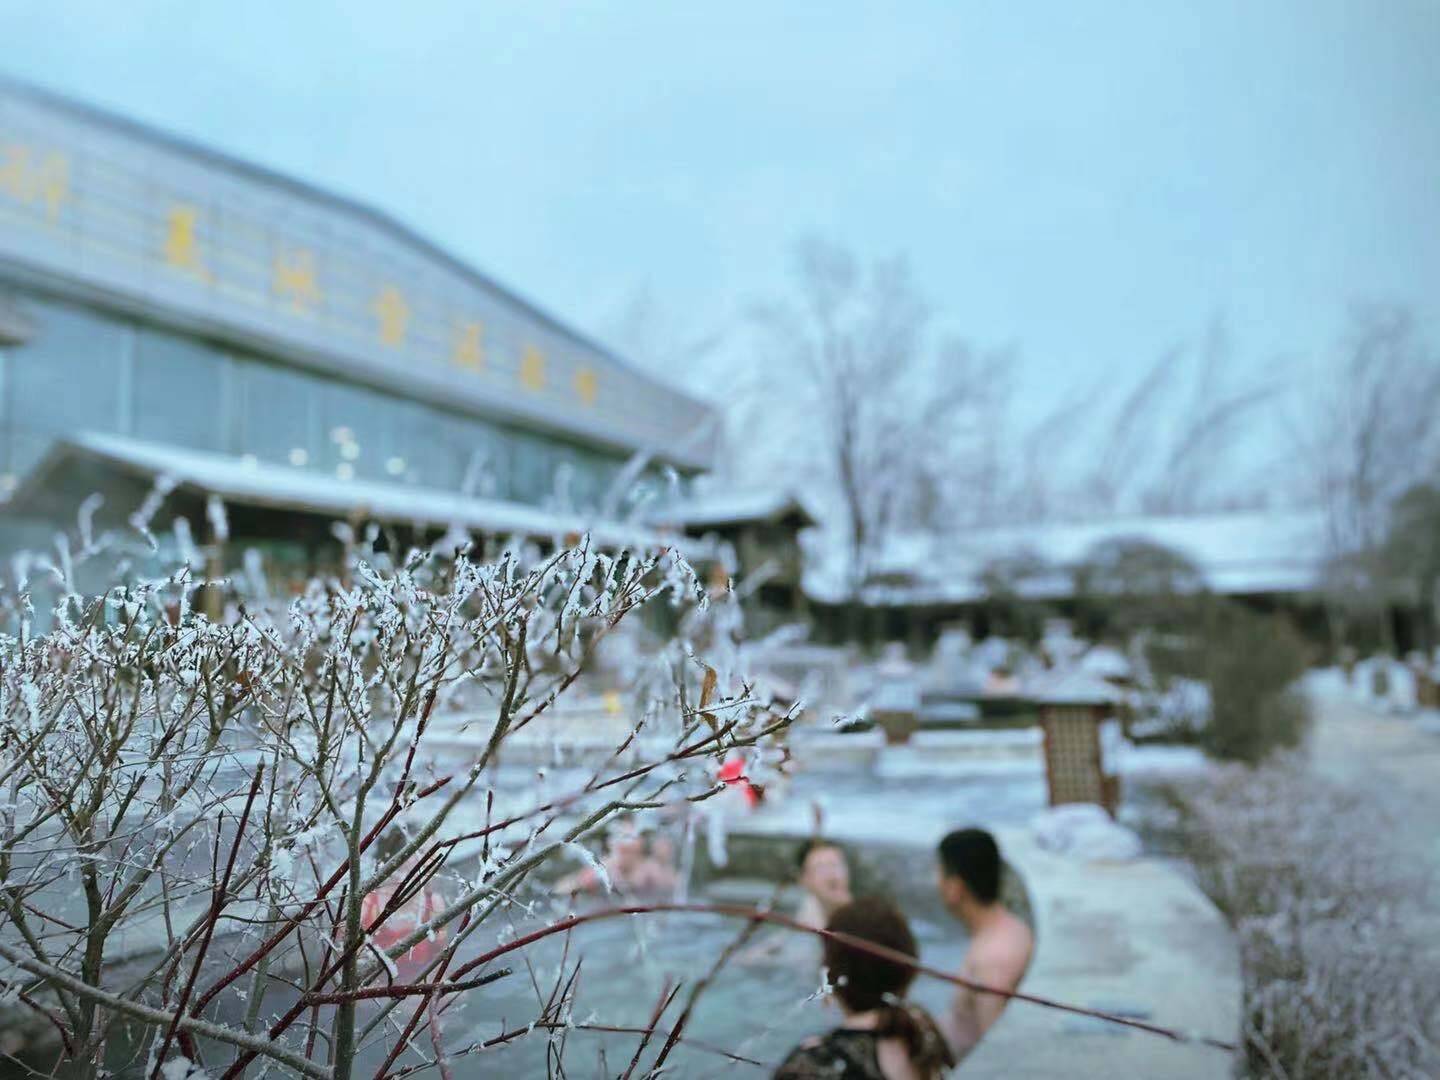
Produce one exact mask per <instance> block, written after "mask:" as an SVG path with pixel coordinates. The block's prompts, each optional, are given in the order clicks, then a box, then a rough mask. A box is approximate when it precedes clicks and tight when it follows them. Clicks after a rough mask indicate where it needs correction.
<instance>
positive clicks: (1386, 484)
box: [1297, 307, 1440, 555]
mask: <svg viewBox="0 0 1440 1080" xmlns="http://www.w3.org/2000/svg"><path fill="white" fill-rule="evenodd" d="M1317 384H1318V386H1319V392H1318V393H1316V394H1314V395H1312V396H1311V398H1310V399H1309V401H1308V402H1307V403H1306V404H1307V405H1308V408H1307V410H1306V414H1305V415H1304V417H1303V418H1302V422H1301V425H1300V430H1299V433H1298V435H1297V442H1298V444H1299V449H1300V452H1301V453H1302V454H1303V455H1304V458H1303V460H1305V461H1307V462H1308V463H1309V464H1310V470H1309V471H1310V477H1309V487H1310V489H1311V491H1312V492H1313V494H1314V496H1315V497H1317V498H1318V499H1319V500H1320V502H1321V505H1323V506H1324V507H1325V510H1326V516H1327V522H1328V527H1329V534H1330V535H1329V541H1330V546H1331V550H1332V552H1333V553H1335V554H1337V555H1342V554H1351V553H1355V552H1359V551H1365V550H1370V549H1373V548H1374V547H1375V546H1376V545H1377V544H1379V543H1380V542H1381V541H1382V539H1383V537H1384V532H1385V527H1386V523H1387V521H1388V517H1389V512H1390V507H1391V505H1392V504H1393V502H1394V500H1395V499H1396V498H1397V497H1398V496H1399V495H1400V494H1401V493H1402V492H1404V491H1406V490H1408V489H1410V488H1412V487H1414V486H1415V485H1416V484H1420V483H1424V482H1427V481H1431V480H1433V478H1434V475H1435V471H1436V468H1437V466H1440V430H1437V427H1436V425H1435V416H1436V414H1437V412H1440V356H1437V355H1436V354H1435V352H1434V351H1433V350H1432V349H1430V348H1429V347H1428V346H1427V345H1426V344H1425V343H1424V342H1422V341H1421V340H1420V337H1419V335H1418V333H1417V331H1416V328H1415V323H1414V320H1413V318H1412V317H1411V315H1410V313H1409V312H1407V311H1405V310H1403V309H1401V308H1395V307H1372V308H1363V309H1360V310H1358V311H1357V312H1356V313H1355V315H1354V317H1353V320H1352V324H1351V327H1350V330H1349V333H1348V334H1347V336H1346V340H1345V344H1344V348H1343V350H1342V352H1341V353H1340V355H1339V356H1338V357H1337V358H1336V360H1335V361H1334V363H1333V366H1332V368H1331V373H1330V376H1329V377H1327V378H1323V379H1320V380H1317Z"/></svg>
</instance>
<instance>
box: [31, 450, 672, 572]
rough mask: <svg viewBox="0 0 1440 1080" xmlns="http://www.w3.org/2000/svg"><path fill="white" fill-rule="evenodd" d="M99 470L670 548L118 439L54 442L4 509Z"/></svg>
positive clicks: (323, 505)
mask: <svg viewBox="0 0 1440 1080" xmlns="http://www.w3.org/2000/svg"><path fill="white" fill-rule="evenodd" d="M77 460H78V461H87V462H99V463H101V464H103V465H105V466H108V467H112V468H115V469H118V470H120V471H122V472H125V473H128V474H130V475H133V476H138V477H141V478H146V479H148V478H159V477H168V478H170V479H171V480H173V481H174V482H175V485H176V487H178V488H181V489H190V490H192V491H196V492H199V493H201V494H205V495H216V496H219V498H220V499H222V500H223V501H225V502H227V503H232V504H235V505H241V506H255V507H271V508H274V509H280V510H294V511H300V512H302V513H311V514H317V515H321V516H329V517H334V518H336V519H350V518H352V517H355V516H357V515H358V516H360V517H362V518H364V519H365V520H369V521H379V522H391V523H395V524H407V525H410V524H413V525H423V526H431V527H436V528H449V527H451V526H459V527H460V528H462V529H466V530H470V531H474V532H484V533H491V534H495V535H505V536H509V535H522V536H533V537H558V536H570V535H580V534H583V533H589V534H590V535H591V536H592V537H593V538H594V539H595V540H596V541H597V542H598V543H602V544H607V545H611V544H613V545H628V546H633V547H659V546H666V545H673V544H674V541H673V540H667V539H664V538H662V537H661V536H660V535H659V534H658V533H657V532H655V531H654V530H652V529H649V528H645V527H643V526H639V525H631V524H628V523H624V522H610V521H595V520H592V519H588V518H586V517H584V516H583V515H581V514H576V513H560V512H556V511H550V510H544V509H540V508H538V507H533V506H524V505H521V504H519V503H513V502H506V501H503V500H499V499H484V498H476V497H474V496H470V495H465V494H463V493H460V492H452V491H444V490H440V489H436V488H423V487H412V486H409V485H402V484H395V483H385V482H382V481H373V480H342V479H340V478H338V477H335V476H330V475H327V474H325V473H321V472H317V471H314V470H310V469H303V468H292V467H290V466H285V465H273V464H268V463H265V462H260V461H257V460H256V459H254V458H247V457H236V456H233V455H229V454H216V453H210V452H207V451H201V450H187V449H181V448H177V447H174V446H171V445H168V444H162V443H155V442H148V441H145V440H140V439H132V438H128V437H125V436H120V435H106V434H99V433H93V432H90V433H84V434H81V435H76V436H73V437H71V438H68V439H64V440H61V441H59V442H57V443H56V444H55V445H54V446H53V447H52V448H51V449H50V451H49V452H48V453H47V454H46V455H45V458H44V459H43V460H42V461H41V462H40V464H39V465H38V466H37V467H36V468H35V469H34V470H32V471H31V473H30V474H29V476H28V477H27V478H26V480H25V482H24V483H23V484H22V485H21V487H20V489H19V490H18V491H16V493H15V495H14V497H13V498H12V499H11V500H10V502H9V503H7V504H6V505H7V506H8V507H9V508H12V509H23V508H24V507H25V506H26V504H27V503H29V502H30V501H32V500H33V499H35V498H36V497H38V496H39V495H40V493H41V491H42V490H43V488H44V487H45V486H46V485H48V484H50V483H52V482H53V480H54V479H55V478H56V477H57V476H58V475H60V473H61V472H62V471H63V470H64V469H65V468H66V467H67V465H68V464H69V463H71V462H74V461H77Z"/></svg>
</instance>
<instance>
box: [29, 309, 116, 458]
mask: <svg viewBox="0 0 1440 1080" xmlns="http://www.w3.org/2000/svg"><path fill="white" fill-rule="evenodd" d="M26 308H27V310H28V311H31V312H33V314H34V316H35V326H36V332H35V336H34V337H32V338H31V339H30V340H29V341H28V342H26V343H25V344H24V345H18V346H14V347H12V348H9V349H7V350H6V363H5V376H6V381H7V383H8V385H7V387H6V394H7V398H8V401H7V402H6V405H7V409H8V411H9V416H10V420H11V422H12V423H14V424H15V425H16V426H17V427H21V428H26V429H28V430H30V431H34V432H44V433H46V434H48V435H74V434H78V433H79V432H82V431H110V432H113V431H115V430H117V428H119V427H120V426H121V423H120V419H121V418H120V402H121V393H120V385H121V372H122V370H123V366H124V356H125V349H126V347H127V337H128V335H129V332H130V331H129V327H127V326H126V325H124V324H123V323H120V322H118V321H115V320H112V319H107V318H105V317H104V316H101V315H98V314H93V313H91V312H87V311H84V310H82V309H80V308H73V307H68V306H64V305H60V304H47V303H38V302H36V303H27V304H26Z"/></svg>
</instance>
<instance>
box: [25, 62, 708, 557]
mask: <svg viewBox="0 0 1440 1080" xmlns="http://www.w3.org/2000/svg"><path fill="white" fill-rule="evenodd" d="M713 419H714V418H713V415H712V410H711V409H710V407H708V406H707V405H705V404H703V403H701V402H699V401H696V400H694V399H692V398H690V397H688V396H686V395H685V394H682V393H680V392H679V391H678V390H676V389H674V388H673V387H671V386H668V385H666V384H664V383H662V382H660V381H658V380H656V379H654V378H651V377H649V376H647V375H645V374H643V373H641V372H640V371H638V370H636V369H635V368H634V367H632V366H630V365H629V364H627V363H626V362H625V361H624V360H623V359H622V358H620V357H618V356H616V355H615V354H614V353H613V352H611V351H609V350H607V349H606V348H604V347H603V346H601V345H599V344H597V343H596V342H594V341H593V340H591V339H589V338H587V337H586V336H585V335H583V334H581V333H579V332H577V331H576V330H574V329H573V328H571V327H569V326H568V325H566V324H565V323H564V322H562V321H561V320H559V319H557V318H556V317H554V316H552V315H550V314H548V313H547V312H545V311H543V310H541V309H539V308H538V307H536V306H535V305H534V304H531V303H529V302H528V301H526V300H524V299H522V298H521V297H519V296H517V295H515V294H514V293H513V292H511V291H509V290H508V289H506V288H505V287H503V286H502V285H500V284H498V283H497V282H495V281H494V280H492V279H490V278H488V277H486V276H485V275H483V274H481V273H480V272H478V271H476V270H475V269H473V268H471V267H470V266H468V265H466V264H465V263H463V262H461V261H460V260H458V259H456V258H454V257H453V256H451V255H449V254H447V253H446V252H445V251H444V250H442V249H441V248H439V247H437V246H435V245H434V244H432V243H431V242H429V241H428V240H426V239H424V238H422V237H420V236H418V235H416V234H415V233H414V232H412V231H410V230H409V229H407V228H406V227H404V226H403V225H401V224H399V223H397V222H396V221H394V220H393V219H391V218H389V217H387V216H386V215H384V214H383V213H380V212H378V211H376V210H373V209H371V208H369V207H366V206H363V205H359V204H357V203H355V202H352V201H350V200H348V199H344V198H340V197H337V196H335V195H333V194H330V193H328V192H325V191H321V190H319V189H317V188H314V187H311V186H309V185H307V184H305V183H302V182H299V181H296V180H294V179H291V178H289V177H285V176H280V175H277V174H275V173H272V172H270V171H268V170H265V169H262V168H258V167H256V166H254V165H251V164H248V163H246V162H243V161H238V160H235V159H233V158H231V157H228V156H226V155H224V154H221V153H217V152H215V151H213V150H211V149H208V148H206V147H202V146H197V145H195V144H193V143H190V142H188V141H185V140H182V139H177V138H175V137H173V136H171V135H168V134H165V133H163V132H159V131H155V130H153V129H151V128H148V127H145V126H142V125H139V124H136V123H133V122H131V121H129V120H126V119H124V118H121V117H117V116H113V115H110V114H108V113H105V112H102V111H100V110H97V109H93V108H90V107H88V106H85V105H81V104H77V103H75V102H72V101H69V100H65V99H63V98H60V97H57V96H55V95H52V94H49V93H46V92H41V91H38V90H35V89H32V88H29V87H25V86H20V85H16V84H13V83H8V82H4V83H0V548H3V547H11V548H13V547H15V546H18V545H19V544H21V543H25V544H31V543H34V542H35V540H36V539H37V538H39V537H47V538H48V534H49V533H50V532H51V531H53V529H54V527H55V525H56V524H57V523H59V522H64V521H71V520H73V519H74V515H75V507H76V505H78V503H79V502H80V501H81V500H83V499H84V498H85V497H86V495H88V494H89V493H90V492H91V491H99V492H101V493H102V494H103V495H104V496H105V497H106V499H107V504H108V505H107V508H106V509H105V510H104V511H102V517H103V515H104V514H109V515H111V516H112V517H113V518H114V519H115V520H118V521H123V520H124V516H123V515H124V514H126V513H128V511H129V509H132V508H133V506H134V504H135V503H136V502H137V500H138V499H140V498H142V497H143V494H144V492H146V491H147V490H149V488H150V487H151V486H152V485H153V483H154V481H155V480H156V478H157V477H161V476H166V477H167V482H168V483H171V484H173V496H172V498H171V503H172V504H173V506H174V507H175V508H176V510H177V512H182V513H185V512H190V511H193V510H194V508H195V507H196V506H200V505H203V503H202V502H201V501H200V500H203V499H206V498H208V497H210V496H212V495H213V496H218V497H220V498H221V499H223V501H224V502H225V504H226V506H227V509H228V511H229V513H230V516H231V519H232V521H233V522H235V523H236V526H237V528H238V529H240V530H242V531H243V532H244V533H245V534H246V538H247V539H249V540H256V541H264V542H270V543H271V544H272V546H273V548H274V550H275V551H277V552H278V551H280V550H281V549H282V548H285V547H286V546H287V545H288V546H289V548H290V549H296V550H299V551H300V553H301V555H303V554H304V551H306V550H308V551H310V554H311V555H312V556H313V549H314V548H315V547H316V546H317V545H323V544H324V543H325V542H326V539H327V538H328V536H329V528H330V523H331V522H332V521H333V520H334V518H336V517H363V518H366V519H368V520H373V521H378V522H381V523H383V524H387V525H391V526H401V525H404V526H413V527H414V528H416V529H418V530H420V531H422V532H423V531H425V530H432V529H433V530H437V531H438V530H444V529H447V528H449V527H450V526H452V525H456V524H459V525H462V526H463V527H465V528H466V529H468V530H471V531H474V532H481V533H484V532H490V533H495V534H502V533H505V534H508V533H513V532H521V533H531V534H546V535H554V534H557V533H568V532H579V531H581V530H583V529H596V528H598V529H599V531H600V532H605V533H607V534H608V535H611V536H614V537H619V536H621V535H633V534H634V533H635V532H637V531H640V530H642V527H641V526H638V525H636V526H630V527H622V526H621V525H620V524H619V522H620V521H621V519H622V518H624V517H625V516H626V513H625V507H624V505H623V504H622V499H621V492H620V491H618V490H617V488H621V487H623V488H625V489H627V490H628V489H629V488H630V486H631V484H630V481H631V480H632V479H633V477H634V476H635V475H637V474H642V476H643V474H644V473H645V472H646V471H647V470H645V469H637V468H635V467H634V463H635V462H636V460H637V456H639V457H643V458H644V459H645V460H647V461H648V462H650V466H649V468H648V472H649V473H650V474H653V475H654V476H655V484H656V486H659V487H666V488H671V489H673V488H674V487H676V486H678V488H679V489H680V493H681V495H682V496H683V495H684V494H685V493H686V491H687V490H688V485H689V482H690V480H691V479H693V478H694V477H695V476H696V475H697V474H699V473H701V472H703V471H704V470H705V469H706V468H707V467H708V466H709V465H710V462H711V455H712V453H713V439H714V436H715V431H716V425H715V424H714V422H713ZM627 465H628V467H627ZM661 470H664V471H666V472H673V477H672V478H670V479H667V480H666V481H665V482H664V483H663V484H662V483H661V482H660V481H659V478H658V474H659V472H660V471H661ZM677 478H678V479H677ZM187 508H189V510H187ZM204 521H205V517H204V514H203V511H201V512H199V515H198V523H199V525H201V526H203V524H204ZM607 521H608V524H606V522H607ZM627 528H628V532H627ZM302 561H303V560H302Z"/></svg>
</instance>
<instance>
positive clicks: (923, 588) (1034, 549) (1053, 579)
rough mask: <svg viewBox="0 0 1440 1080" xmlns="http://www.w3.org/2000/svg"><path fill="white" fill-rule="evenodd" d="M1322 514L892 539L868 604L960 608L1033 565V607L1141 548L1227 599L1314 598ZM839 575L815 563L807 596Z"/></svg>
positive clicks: (1230, 515)
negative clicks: (996, 565)
mask: <svg viewBox="0 0 1440 1080" xmlns="http://www.w3.org/2000/svg"><path fill="white" fill-rule="evenodd" d="M1324 525H1325V521H1324V515H1323V512H1322V511H1319V510H1274V511H1270V510H1264V511H1243V512H1225V513H1213V514H1196V515H1187V516H1179V515H1177V516H1151V517H1128V518H1113V519H1110V520H1102V521H1086V522H1073V523H1047V524H1041V525H1030V526H1013V527H1007V528H997V529H977V530H970V531H964V530H960V531H955V532H947V533H944V534H939V535H905V536H897V537H895V538H894V539H893V541H892V542H891V543H889V544H888V545H887V546H886V549H885V550H884V551H883V552H881V554H880V556H879V558H877V559H876V563H875V566H874V567H873V570H872V580H873V579H875V578H878V579H879V581H874V583H872V584H871V585H868V586H867V587H866V589H865V597H864V598H865V599H866V600H867V601H868V602H871V603H876V604H963V603H970V602H973V601H976V600H979V599H981V598H982V597H983V596H984V595H985V588H984V585H983V583H982V581H981V576H982V574H983V573H984V571H985V569H986V567H987V566H989V565H990V564H992V563H993V562H994V561H995V560H997V559H1002V558H1003V559H1014V558H1016V557H1021V556H1025V557H1030V558H1033V559H1034V561H1035V562H1036V564H1037V566H1039V567H1045V568H1048V571H1044V572H1037V573H1036V574H1034V575H1033V576H1031V577H1029V578H1027V579H1025V580H1023V581H1021V582H1020V583H1019V586H1018V588H1019V591H1020V592H1021V593H1022V594H1023V595H1026V596H1029V597H1032V598H1034V599H1054V598H1059V597H1064V596H1068V595H1070V594H1071V592H1072V591H1073V588H1074V585H1073V580H1072V578H1071V576H1070V572H1069V571H1070V570H1071V569H1072V568H1074V567H1075V566H1077V565H1078V564H1080V563H1082V562H1083V561H1084V560H1085V558H1086V557H1087V556H1088V555H1089V553H1090V552H1091V551H1092V549H1093V548H1094V547H1095V545H1097V544H1099V543H1102V542H1105V541H1117V540H1139V541H1144V542H1147V543H1151V544H1157V545H1160V546H1163V547H1166V548H1169V549H1171V550H1172V551H1175V552H1176V553H1178V554H1179V555H1182V556H1184V557H1185V558H1186V559H1188V560H1189V561H1190V562H1192V563H1193V564H1194V565H1195V566H1196V568H1197V569H1198V570H1199V571H1200V573H1201V574H1202V575H1203V577H1204V580H1205V584H1206V586H1207V587H1208V588H1209V589H1211V590H1212V591H1214V592H1217V593H1223V594H1227V595H1250V594H1261V593H1298V592H1306V591H1308V590H1310V589H1313V588H1314V587H1315V586H1316V585H1317V584H1318V583H1319V580H1320V573H1321V569H1322V567H1323V565H1324V562H1325V560H1326V556H1327V548H1326V542H1325V527H1324ZM842 569H843V567H842V566H840V565H838V564H836V560H834V559H824V558H822V559H820V560H816V561H815V563H813V564H812V566H810V567H809V568H808V572H807V576H806V582H805V586H806V591H807V592H809V593H810V595H811V596H813V597H815V598H816V599H820V600H826V599H837V600H838V599H840V598H842V597H843V586H841V585H840V584H839V583H840V582H842V581H843V576H842V574H841V572H840V571H841V570H842Z"/></svg>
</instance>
